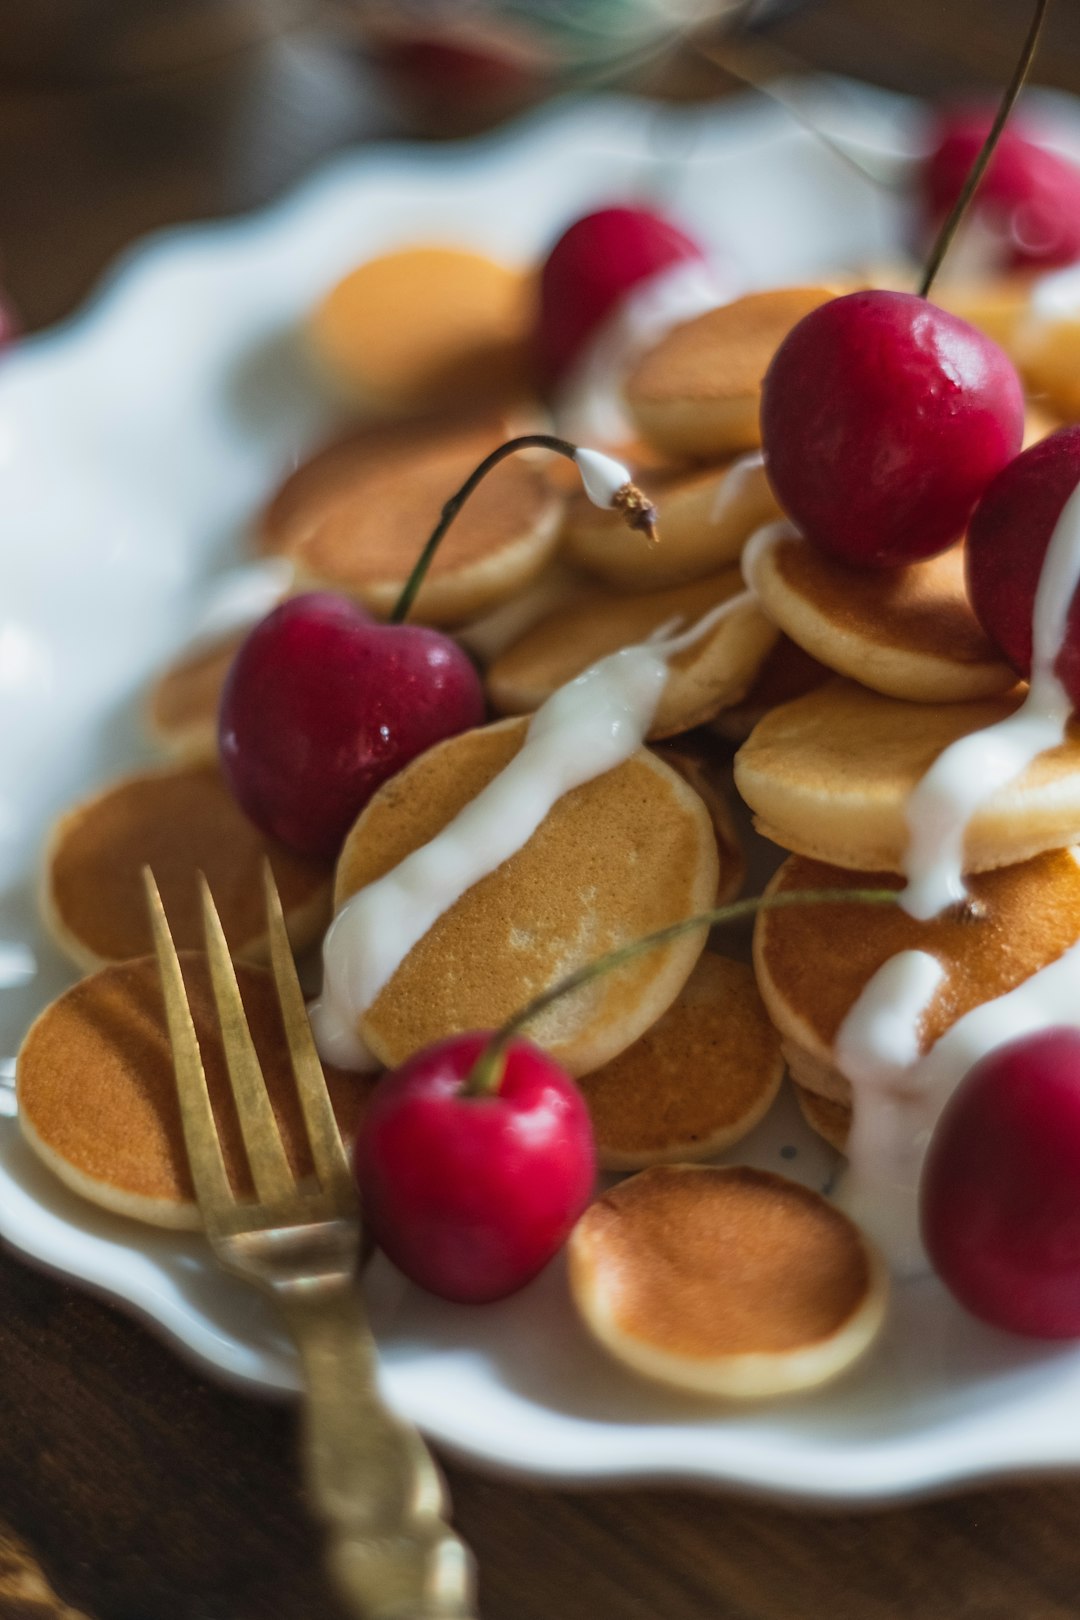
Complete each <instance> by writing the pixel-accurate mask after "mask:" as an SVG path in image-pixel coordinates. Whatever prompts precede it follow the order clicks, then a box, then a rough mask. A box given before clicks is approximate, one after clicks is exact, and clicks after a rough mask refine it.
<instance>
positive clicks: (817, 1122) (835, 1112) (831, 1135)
mask: <svg viewBox="0 0 1080 1620" xmlns="http://www.w3.org/2000/svg"><path fill="white" fill-rule="evenodd" d="M792 1090H793V1091H794V1092H795V1101H796V1102H797V1103H798V1105H799V1112H800V1113H801V1115H802V1117H803V1119H805V1121H806V1123H807V1124H808V1125H809V1127H810V1129H811V1130H812V1131H816V1132H817V1134H818V1135H819V1136H820V1137H823V1138H824V1140H825V1141H826V1142H828V1144H829V1146H830V1147H833V1148H835V1149H836V1151H837V1153H844V1152H845V1151H846V1150H847V1143H848V1135H849V1133H850V1131H851V1107H850V1104H844V1103H838V1102H831V1101H830V1100H829V1098H828V1097H821V1096H819V1095H818V1093H817V1092H816V1091H808V1090H807V1089H806V1087H805V1086H800V1085H796V1084H795V1083H794V1082H792Z"/></svg>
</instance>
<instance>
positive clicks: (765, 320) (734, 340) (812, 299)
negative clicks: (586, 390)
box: [624, 287, 833, 460]
mask: <svg viewBox="0 0 1080 1620" xmlns="http://www.w3.org/2000/svg"><path fill="white" fill-rule="evenodd" d="M832 297H833V293H832V292H831V291H829V290H828V289H827V288H825V287H781V288H777V289H776V290H774V291H771V292H759V293H749V294H748V295H747V296H746V297H745V298H737V299H735V301H734V303H731V304H723V305H722V306H721V307H720V308H719V309H711V310H709V311H707V312H706V314H704V315H698V316H696V317H695V318H694V319H693V320H691V321H684V322H683V323H682V324H681V325H679V326H676V327H673V328H672V330H671V331H670V332H668V333H667V334H666V335H665V336H664V337H662V338H661V339H660V341H659V343H657V344H655V345H654V347H653V348H651V349H650V350H649V351H648V353H647V354H645V355H643V357H642V358H641V359H640V360H639V361H638V363H637V365H636V366H635V367H634V368H633V370H632V371H631V372H630V375H629V376H628V378H627V379H626V383H625V386H624V392H625V395H626V403H627V405H628V407H629V410H630V414H631V416H632V417H633V420H634V423H635V425H636V427H637V429H638V431H639V432H640V433H641V435H642V437H643V438H645V439H647V440H648V441H649V443H650V444H652V445H655V446H657V447H658V448H659V449H661V450H663V451H666V452H667V454H669V455H671V456H676V457H679V456H688V457H695V458H697V459H699V460H708V459H710V458H711V459H714V460H715V459H717V458H718V457H720V456H730V455H734V454H736V453H737V452H738V451H740V450H752V449H754V448H755V446H757V445H759V444H760V443H761V430H760V427H759V424H758V407H759V405H760V401H761V382H762V378H763V377H764V376H765V373H766V371H767V370H768V367H769V362H770V360H771V359H772V357H773V355H774V354H775V353H776V351H777V349H778V348H779V346H780V344H781V342H782V341H783V339H784V338H785V337H786V336H787V334H788V333H789V332H790V331H791V328H792V327H793V326H794V325H796V323H797V322H798V321H800V320H802V318H803V316H804V315H808V314H809V313H810V311H811V310H812V309H816V308H817V306H818V305H819V304H824V303H825V302H826V301H827V300H828V299H830V298H832Z"/></svg>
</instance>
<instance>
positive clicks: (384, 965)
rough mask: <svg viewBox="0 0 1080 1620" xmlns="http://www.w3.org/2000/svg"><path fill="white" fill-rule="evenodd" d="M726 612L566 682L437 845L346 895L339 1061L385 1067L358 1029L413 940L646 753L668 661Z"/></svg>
mask: <svg viewBox="0 0 1080 1620" xmlns="http://www.w3.org/2000/svg"><path fill="white" fill-rule="evenodd" d="M719 606H720V607H721V608H725V609H726V608H728V606H729V604H728V603H727V602H724V603H721V604H719ZM716 614H717V609H713V611H712V612H711V613H709V614H706V615H705V617H704V618H703V619H702V620H701V621H700V622H699V623H698V624H696V625H694V626H692V627H691V629H690V630H688V631H684V632H683V633H682V634H681V635H678V636H675V637H672V638H670V639H667V640H655V641H649V642H647V643H645V644H643V645H640V646H634V647H624V648H623V649H622V650H621V651H620V652H616V653H612V654H610V655H609V656H608V657H607V658H602V659H600V661H599V662H598V663H596V664H593V665H592V666H591V667H590V668H589V669H587V670H585V671H584V673H583V674H581V675H579V676H578V677H577V679H576V680H573V681H569V682H567V684H566V685H565V686H561V687H559V689H558V690H557V691H556V692H553V693H552V695H551V697H549V698H548V700H547V702H546V703H544V704H543V705H542V706H541V707H540V708H539V709H537V711H536V713H535V714H534V715H533V717H532V720H531V721H530V723H529V728H528V731H527V733H526V736H525V742H524V744H523V746H522V748H521V749H520V751H519V752H518V753H517V754H516V755H515V757H514V758H513V759H512V760H511V761H510V763H509V764H508V765H507V766H506V767H505V769H504V770H502V771H500V772H499V774H498V776H496V777H495V778H494V780H493V781H491V782H489V783H488V785H487V786H486V787H485V788H484V789H482V791H481V792H480V793H478V794H477V796H476V798H475V799H473V800H472V801H471V802H470V803H469V804H467V805H466V806H465V808H464V809H463V810H461V811H460V812H459V813H458V814H457V815H456V816H455V817H454V818H453V820H452V821H450V822H449V823H448V824H447V825H446V826H445V827H444V828H443V830H442V831H441V832H440V833H438V834H437V835H436V837H435V838H433V839H431V841H430V842H429V843H427V844H424V845H423V846H422V847H421V848H420V849H417V850H414V851H413V853H412V854H411V855H407V856H406V857H405V859H404V860H403V861H401V862H400V863H399V865H397V866H396V867H394V868H393V870H392V871H390V872H387V873H386V874H385V876H383V877H381V878H379V879H378V880H377V881H376V882H374V883H370V884H368V886H367V887H366V888H364V889H361V890H359V891H358V892H357V893H356V894H354V895H353V896H352V897H351V898H350V899H349V900H348V901H346V903H345V905H344V906H343V907H342V909H341V910H340V911H339V912H338V914H337V916H336V917H335V918H334V921H333V922H332V923H331V925H330V930H329V932H328V934H327V936H326V940H325V942H324V945H323V967H324V980H323V993H322V996H321V997H320V998H319V1000H318V1001H316V1002H315V1003H313V1005H312V1007H311V1008H310V1014H311V1027H312V1030H313V1031H314V1035H315V1041H316V1044H317V1046H318V1048H319V1051H320V1053H321V1055H322V1057H323V1058H324V1059H325V1060H326V1061H327V1062H329V1063H335V1064H337V1065H338V1066H340V1067H341V1068H347V1069H371V1068H374V1067H377V1065H376V1064H375V1062H374V1060H373V1058H372V1055H371V1053H370V1052H368V1051H367V1049H366V1048H365V1046H364V1044H363V1042H362V1041H361V1040H360V1037H359V1035H358V1033H357V1029H358V1025H359V1022H360V1019H361V1018H362V1016H363V1014H364V1013H365V1012H366V1011H367V1009H368V1008H369V1007H371V1006H372V1004H373V1003H374V1001H375V1000H376V998H377V996H378V995H379V992H380V991H381V990H382V989H383V988H384V986H385V985H387V984H388V983H389V981H390V980H391V979H392V978H393V976H394V974H395V973H396V972H397V969H398V968H399V967H400V965H401V963H402V962H403V961H404V960H405V957H406V956H407V955H408V954H409V952H410V951H411V950H412V948H413V946H414V945H416V944H417V943H418V942H419V941H420V940H421V939H422V938H423V937H424V935H425V934H426V933H427V932H428V930H429V929H430V928H431V927H432V926H433V925H434V924H435V923H436V922H437V921H438V919H439V918H440V917H441V916H442V914H443V912H444V911H447V910H449V908H450V907H451V906H452V905H453V904H454V902H455V901H456V900H458V899H460V897H461V896H462V895H463V894H464V893H465V892H466V891H467V890H468V889H470V888H472V886H473V885H474V884H475V883H479V881H480V880H481V878H484V877H486V876H487V874H488V873H489V872H494V871H495V869H496V868H497V867H499V866H501V865H502V864H503V862H504V861H507V860H509V859H510V857H511V856H512V855H514V854H516V853H517V851H518V850H519V849H521V848H522V846H523V845H524V844H526V843H527V842H528V840H529V839H530V838H531V837H532V835H533V833H534V832H535V831H536V829H537V827H539V825H540V823H541V822H542V821H543V820H544V817H545V816H546V815H547V814H548V812H549V811H550V810H551V808H552V806H553V805H554V804H555V803H556V801H557V800H558V799H560V798H561V797H562V796H563V794H564V793H569V792H570V790H571V789H572V788H575V787H578V786H580V784H581V783H583V782H589V781H592V779H593V778H594V777H597V776H602V775H603V774H604V772H605V771H610V770H613V769H614V767H615V766H616V765H620V764H621V763H622V762H623V761H624V760H626V759H629V758H630V756H631V754H634V753H636V751H637V750H638V749H639V748H640V747H641V745H642V743H643V742H644V740H645V737H646V736H647V734H648V730H649V726H650V724H651V722H652V717H653V715H654V714H655V712H656V706H657V704H658V703H659V701H660V697H661V694H662V692H663V690H664V683H665V681H666V680H667V672H668V671H667V661H668V659H669V658H670V657H672V655H673V654H675V653H677V652H681V651H683V650H684V649H685V648H686V647H687V646H688V645H690V644H691V643H692V641H693V640H695V639H696V638H698V637H700V636H703V635H706V634H707V633H708V631H709V629H711V628H712V625H713V624H714V623H715V622H716Z"/></svg>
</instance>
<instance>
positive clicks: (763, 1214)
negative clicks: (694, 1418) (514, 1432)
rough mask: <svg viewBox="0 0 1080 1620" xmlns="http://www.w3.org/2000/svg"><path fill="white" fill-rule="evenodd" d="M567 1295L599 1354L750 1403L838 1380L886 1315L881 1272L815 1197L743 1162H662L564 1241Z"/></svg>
mask: <svg viewBox="0 0 1080 1620" xmlns="http://www.w3.org/2000/svg"><path fill="white" fill-rule="evenodd" d="M568 1255H569V1263H570V1288H571V1292H572V1294H573V1298H574V1303H575V1304H576V1305H577V1307H578V1310H579V1311H580V1312H581V1315H582V1317H583V1319H584V1321H585V1325H586V1326H587V1327H588V1328H589V1330H590V1331H591V1332H592V1334H593V1335H594V1336H595V1338H597V1339H598V1340H599V1342H600V1343H601V1344H602V1345H603V1347H604V1349H605V1350H608V1351H610V1352H611V1354H612V1355H614V1356H616V1357H617V1358H618V1359H619V1360H620V1361H622V1362H624V1363H625V1364H626V1365H627V1366H628V1367H631V1368H632V1369H633V1370H634V1371H635V1372H637V1373H641V1374H643V1375H644V1376H645V1377H646V1378H652V1379H656V1380H658V1381H659V1382H661V1383H664V1384H671V1385H674V1386H675V1387H676V1388H677V1389H683V1390H687V1391H690V1392H692V1393H694V1394H698V1395H711V1396H722V1397H728V1398H732V1399H736V1400H754V1399H758V1398H761V1397H764V1396H770V1395H783V1394H788V1393H790V1392H792V1391H794V1390H799V1389H809V1388H811V1387H812V1386H814V1385H816V1384H822V1383H825V1382H826V1380H828V1379H830V1378H835V1377H836V1376H837V1374H838V1373H841V1372H843V1371H844V1369H845V1368H846V1367H849V1366H850V1365H851V1363H852V1362H853V1361H855V1360H856V1359H857V1357H859V1356H860V1355H862V1354H863V1352H864V1351H865V1350H866V1349H867V1347H868V1346H869V1345H870V1343H871V1342H872V1341H873V1339H874V1337H875V1336H876V1334H877V1332H878V1330H879V1328H880V1327H881V1324H882V1322H883V1321H884V1317H885V1305H886V1301H887V1297H888V1280H887V1273H886V1270H885V1267H884V1265H883V1264H882V1262H881V1260H880V1259H879V1258H878V1255H877V1253H876V1251H875V1250H874V1249H873V1248H872V1247H871V1245H870V1244H869V1242H868V1241H867V1239H866V1238H864V1237H863V1235H862V1233H861V1232H860V1231H859V1229H858V1227H857V1226H855V1224H854V1223H853V1222H852V1221H850V1220H849V1219H848V1217H847V1216H846V1215H844V1214H842V1213H841V1211H840V1210H838V1209H836V1208H834V1206H833V1205H832V1204H830V1203H828V1202H827V1201H826V1200H825V1199H824V1198H822V1197H821V1195H820V1194H819V1193H815V1192H811V1191H810V1190H809V1189H808V1188H806V1187H801V1186H799V1184H798V1183H797V1182H794V1181H788V1180H787V1179H786V1178H785V1177H783V1176H776V1175H772V1174H770V1173H769V1172H768V1171H765V1170H751V1169H749V1168H747V1167H746V1166H743V1165H739V1166H735V1167H732V1168H721V1167H719V1166H717V1165H688V1164H684V1165H656V1166H654V1167H653V1168H652V1169H650V1170H643V1171H642V1172H641V1174H640V1175H636V1176H632V1177H631V1178H630V1180H628V1181H623V1182H621V1183H620V1184H619V1185H618V1186H617V1187H613V1188H612V1190H611V1191H610V1192H608V1193H605V1194H604V1195H603V1197H601V1198H598V1199H597V1201H596V1202H595V1203H594V1204H591V1205H590V1207H589V1208H588V1209H587V1210H586V1211H585V1214H584V1215H583V1216H582V1217H581V1220H580V1221H579V1222H578V1224H577V1226H576V1227H575V1228H574V1231H573V1232H572V1234H571V1237H570V1243H569V1249H568Z"/></svg>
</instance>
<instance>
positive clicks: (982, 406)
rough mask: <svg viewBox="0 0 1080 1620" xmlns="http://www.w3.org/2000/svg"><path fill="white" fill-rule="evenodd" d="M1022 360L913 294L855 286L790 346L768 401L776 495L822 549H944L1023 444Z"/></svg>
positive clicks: (912, 552) (884, 553)
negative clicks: (1018, 361)
mask: <svg viewBox="0 0 1080 1620" xmlns="http://www.w3.org/2000/svg"><path fill="white" fill-rule="evenodd" d="M1023 431H1024V396H1023V389H1022V387H1021V384H1020V379H1019V377H1018V376H1017V374H1016V370H1015V368H1014V366H1013V364H1012V361H1011V360H1010V359H1009V357H1008V356H1007V355H1006V354H1005V353H1004V351H1003V350H1002V349H1000V348H999V347H998V346H997V344H996V343H993V342H992V341H991V340H990V338H988V337H986V336H984V334H983V333H982V332H979V331H977V330H976V329H975V327H973V326H970V325H969V324H968V323H967V321H962V320H960V319H959V317H958V316H956V315H950V314H947V313H946V311H945V310H943V309H939V308H938V307H937V305H935V304H931V303H929V302H927V300H926V299H924V298H918V297H916V296H915V294H914V293H899V292H879V291H866V292H855V293H849V294H847V296H846V297H843V298H834V299H832V300H830V301H829V302H828V303H827V304H822V305H820V307H819V308H817V309H815V310H812V311H811V312H810V314H809V315H806V316H804V317H803V319H802V320H801V321H800V322H799V323H798V325H797V326H795V327H794V328H793V329H792V331H791V332H789V333H788V335H787V337H786V338H785V339H784V341H783V343H781V345H780V347H779V349H778V350H777V352H776V354H775V356H774V358H773V361H772V364H771V365H770V366H769V369H768V371H767V372H766V374H765V382H764V388H763V392H762V401H761V433H762V446H763V449H764V453H765V465H766V470H767V472H768V475H769V481H770V482H771V484H772V486H773V488H774V490H775V491H776V495H777V497H778V499H779V501H780V504H781V505H782V506H783V508H784V510H785V511H786V512H787V513H788V515H789V517H791V519H792V520H793V521H794V522H795V523H796V524H797V525H798V527H799V528H800V529H801V530H802V531H803V533H804V534H806V535H807V537H808V538H809V539H811V540H812V541H814V543H815V544H816V545H819V546H820V547H821V548H822V549H823V550H825V551H828V552H831V553H832V554H833V555H834V556H837V557H841V558H843V559H844V560H845V561H846V562H850V563H855V564H860V565H862V566H864V567H868V568H890V567H894V566H897V565H899V564H902V563H910V562H915V561H917V560H918V559H919V558H920V557H930V556H933V555H934V553H935V552H938V551H943V550H944V549H945V547H946V546H948V545H950V544H951V543H952V542H953V541H954V540H956V539H957V538H958V537H959V536H960V535H961V534H962V533H963V531H964V528H965V525H966V524H967V520H968V518H969V516H970V515H971V510H972V508H973V506H974V505H975V502H976V501H977V500H978V498H979V496H980V495H981V494H982V492H983V490H984V489H985V488H986V486H987V484H989V482H990V480H991V479H992V478H993V477H994V475H995V474H996V473H998V472H1000V470H1001V468H1002V467H1004V466H1005V464H1006V463H1007V462H1009V461H1011V460H1012V458H1013V457H1014V456H1015V455H1016V453H1017V451H1018V450H1019V449H1020V443H1021V439H1022V437H1023Z"/></svg>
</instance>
